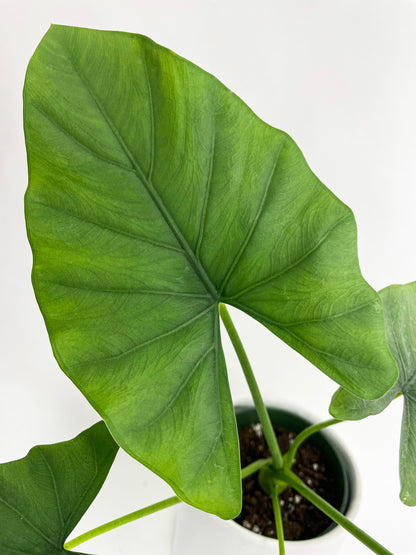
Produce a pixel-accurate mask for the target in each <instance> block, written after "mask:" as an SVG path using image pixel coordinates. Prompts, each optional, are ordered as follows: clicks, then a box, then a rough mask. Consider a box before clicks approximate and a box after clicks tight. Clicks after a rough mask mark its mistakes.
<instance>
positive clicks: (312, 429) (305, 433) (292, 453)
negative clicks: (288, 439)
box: [284, 418, 343, 469]
mask: <svg viewBox="0 0 416 555" xmlns="http://www.w3.org/2000/svg"><path fill="white" fill-rule="evenodd" d="M338 422H343V420H337V419H336V418H331V419H330V420H325V421H324V422H319V423H318V424H313V425H312V426H308V427H307V428H305V429H304V430H302V431H301V432H300V434H299V435H297V436H296V437H295V439H294V441H293V443H292V445H291V446H290V447H289V450H288V451H287V453H286V454H285V456H284V460H285V462H284V467H285V468H287V469H290V468H292V464H293V460H294V458H295V457H296V453H297V450H298V449H299V447H300V446H301V444H302V443H303V442H304V441H305V440H306V439H308V437H309V436H311V435H312V434H315V433H316V432H319V431H320V430H323V429H324V428H328V427H329V426H333V425H334V424H338Z"/></svg>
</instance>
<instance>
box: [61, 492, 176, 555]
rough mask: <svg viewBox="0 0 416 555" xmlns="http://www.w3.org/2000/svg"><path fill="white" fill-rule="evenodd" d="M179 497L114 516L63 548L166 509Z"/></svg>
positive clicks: (75, 545) (68, 547) (71, 546)
mask: <svg viewBox="0 0 416 555" xmlns="http://www.w3.org/2000/svg"><path fill="white" fill-rule="evenodd" d="M180 501H181V500H180V499H179V497H176V496H174V497H169V498H168V499H164V500H163V501H159V503H155V504H154V505H149V507H145V508H144V509H139V510H138V511H134V513H129V514H128V515H124V516H122V517H120V518H116V519H115V520H111V521H110V522H107V523H106V524H102V525H101V526H98V527H97V528H93V529H92V530H90V531H89V532H85V534H81V535H80V536H78V537H76V538H74V539H73V540H71V541H69V542H68V543H66V544H65V545H64V548H65V549H72V548H74V547H77V546H78V545H79V544H81V543H84V542H86V541H87V540H91V539H92V538H95V537H96V536H100V535H101V534H105V532H109V531H110V530H114V528H118V527H119V526H123V525H124V524H128V523H129V522H133V520H137V519H139V518H142V517H144V516H147V515H151V514H152V513H156V512H157V511H161V510H162V509H167V508H168V507H172V505H176V504H177V503H180Z"/></svg>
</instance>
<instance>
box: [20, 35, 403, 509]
mask: <svg viewBox="0 0 416 555" xmlns="http://www.w3.org/2000/svg"><path fill="white" fill-rule="evenodd" d="M24 101H25V134H26V140H27V149H28V164H29V174H30V184H29V189H28V193H27V196H26V216H27V227H28V234H29V239H30V242H31V246H32V249H33V252H34V267H33V284H34V288H35V292H36V295H37V299H38V302H39V305H40V307H41V310H42V312H43V315H44V318H45V321H46V325H47V328H48V332H49V335H50V339H51V342H52V346H53V350H54V353H55V356H56V358H57V360H58V362H59V364H60V365H61V367H62V369H63V370H64V371H65V372H66V373H67V375H68V376H69V377H70V378H71V379H72V380H73V381H74V383H75V384H76V385H77V386H78V387H79V388H80V390H81V391H82V392H83V393H84V395H85V396H86V397H87V398H88V400H89V401H90V402H91V404H92V405H93V406H94V407H95V408H96V410H97V411H98V412H99V413H100V414H101V416H102V417H103V418H104V420H105V421H106V423H107V425H108V426H109V428H110V430H111V432H112V434H113V436H114V437H115V438H116V440H117V442H118V443H119V444H120V445H121V446H122V447H123V448H124V449H125V450H126V451H127V452H129V453H130V454H131V455H132V456H134V457H135V458H137V459H138V460H140V461H142V462H143V463H144V464H145V465H147V466H148V467H149V468H150V469H152V470H153V471H155V472H157V473H158V474H159V475H160V476H162V477H163V478H164V479H165V480H167V481H168V482H169V483H170V484H171V485H172V487H173V488H174V489H175V491H176V493H177V494H178V495H179V496H180V497H181V498H182V499H183V500H185V501H187V502H188V503H190V504H193V505H195V506H197V507H199V508H202V509H204V510H206V511H209V512H213V513H216V514H218V515H220V516H222V517H224V518H230V517H233V516H235V515H236V514H238V512H239V510H240V504H241V484H240V470H239V453H238V442H237V434H236V425H235V418H234V413H233V407H232V402H231V397H230V392H229V386H228V380H227V375H226V367H225V362H224V357H223V352H222V347H221V341H220V332H219V318H218V304H219V301H223V302H225V303H228V304H231V305H233V306H235V307H237V308H239V309H241V310H244V311H245V312H246V313H248V314H250V315H251V316H253V317H254V318H256V319H257V320H258V321H260V322H261V323H263V324H264V325H265V326H267V327H268V328H269V329H270V330H272V331H273V332H274V333H275V334H276V335H278V336H279V337H280V338H282V339H283V340H284V341H286V342H287V343H288V344H289V345H291V346H292V347H293V348H295V349H296V350H298V351H299V352H300V353H301V354H302V355H304V356H305V357H306V358H308V359H309V360H310V361H312V362H313V363H314V364H316V365H317V366H318V367H319V368H320V369H321V370H323V371H324V372H326V373H327V374H328V375H329V376H330V377H331V378H333V379H335V380H336V381H337V382H338V383H340V384H342V385H343V386H345V387H347V388H348V389H350V390H351V391H353V392H354V393H356V394H358V395H361V396H363V397H366V398H375V397H379V396H381V395H382V394H383V393H384V392H385V391H386V390H387V389H388V388H389V387H391V385H392V383H393V382H394V380H395V379H396V376H397V368H396V366H395V363H394V361H393V359H392V357H391V355H390V353H389V351H388V349H387V345H386V343H385V335H384V323H383V317H382V309H381V305H380V303H379V299H378V297H377V295H376V294H375V292H374V291H373V290H372V289H371V288H370V287H369V286H368V285H367V284H366V282H365V281H364V280H363V278H362V276H361V273H360V270H359V266H358V260H357V253H356V227H355V221H354V218H353V215H352V213H351V211H350V210H349V209H348V208H347V207H346V206H345V205H344V204H343V203H342V202H340V201H339V200H338V199H337V198H336V197H335V196H334V195H333V194H332V193H331V192H330V191H329V190H328V189H327V188H326V187H325V186H324V185H322V183H321V182H320V181H319V180H318V179H317V178H316V176H315V175H314V174H313V173H312V172H311V170H310V169H309V168H308V166H307V164H306V162H305V160H304V158H303V156H302V154H301V152H300V151H299V149H298V148H297V146H296V145H295V144H294V142H293V141H292V140H291V139H290V138H289V137H288V136H287V135H286V134H285V133H283V132H281V131H278V130H276V129H274V128H272V127H270V126H269V125H267V124H265V123H264V122H262V121H261V120H259V118H257V117H256V116H255V114H253V112H252V111H251V110H250V109H249V108H248V107H247V106H246V105H245V104H244V103H243V102H242V101H241V100H240V99H239V98H237V97H236V96H235V95H234V94H233V93H232V92H230V91H229V90H228V89H227V88H226V87H224V86H223V85H222V84H221V83H220V82H219V81H218V80H217V79H215V78H214V77H213V76H211V75H209V74H208V73H206V72H204V71H203V70H201V69H199V68H198V67H196V66H195V65H193V64H191V63H190V62H188V61H186V60H184V59H182V58H180V57H178V56H177V55H175V54H173V53H172V52H171V51H169V50H167V49H165V48H162V47H161V46H159V45H157V44H155V43H154V42H152V41H151V40H149V39H147V38H145V37H143V36H140V35H133V34H128V33H116V32H102V31H92V30H87V29H77V28H70V27H60V26H53V27H52V28H51V29H50V30H49V31H48V33H47V34H46V36H45V37H44V39H43V40H42V42H41V44H40V45H39V47H38V49H37V50H36V52H35V54H34V56H33V58H32V60H31V62H30V65H29V68H28V72H27V77H26V84H25V91H24ZM277 383H278V378H277Z"/></svg>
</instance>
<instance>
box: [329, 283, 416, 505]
mask: <svg viewBox="0 0 416 555" xmlns="http://www.w3.org/2000/svg"><path fill="white" fill-rule="evenodd" d="M380 297H381V300H382V302H383V307H384V314H385V319H386V329H387V341H388V344H389V346H390V350H391V352H392V354H393V356H394V358H395V359H396V361H397V364H398V366H399V378H398V380H397V382H396V384H395V385H394V386H393V387H392V388H391V389H390V391H388V392H387V393H386V394H385V395H383V397H381V398H380V399H377V400H374V401H365V400H363V399H359V398H358V397H356V396H355V395H353V394H351V393H350V392H348V391H346V390H345V389H342V388H341V389H339V390H338V391H337V392H336V393H335V395H334V396H333V398H332V402H331V406H330V409H329V410H330V412H331V414H333V415H334V416H335V417H336V418H341V419H343V420H360V419H361V418H365V417H367V416H370V415H373V414H378V413H380V412H381V411H382V410H384V409H385V408H386V407H387V406H388V405H389V404H390V402H391V401H392V400H393V399H394V398H395V397H397V395H400V394H401V393H402V394H403V399H404V402H403V418H402V431H401V438H400V481H401V492H400V498H401V500H402V501H403V502H404V503H406V504H407V505H412V506H413V505H416V282H413V283H408V284H407V285H391V286H390V287H386V288H385V289H383V290H382V291H380Z"/></svg>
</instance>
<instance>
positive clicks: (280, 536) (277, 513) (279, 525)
mask: <svg viewBox="0 0 416 555" xmlns="http://www.w3.org/2000/svg"><path fill="white" fill-rule="evenodd" d="M272 502H273V512H274V520H275V522H276V533H277V540H278V542H279V555H285V535H284V532H283V520H282V511H281V510H280V504H279V495H278V493H277V488H276V487H274V488H272Z"/></svg>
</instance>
